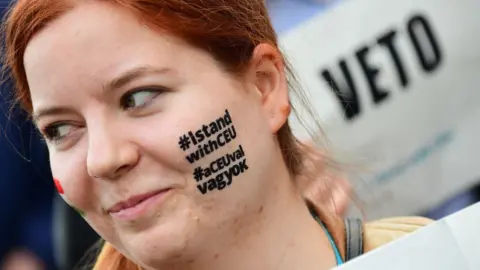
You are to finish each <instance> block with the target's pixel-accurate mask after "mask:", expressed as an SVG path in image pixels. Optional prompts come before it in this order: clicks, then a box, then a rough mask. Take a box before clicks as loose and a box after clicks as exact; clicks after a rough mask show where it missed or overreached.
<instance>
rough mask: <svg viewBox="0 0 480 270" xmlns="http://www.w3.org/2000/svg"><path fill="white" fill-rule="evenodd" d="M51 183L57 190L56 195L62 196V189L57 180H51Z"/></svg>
mask: <svg viewBox="0 0 480 270" xmlns="http://www.w3.org/2000/svg"><path fill="white" fill-rule="evenodd" d="M53 182H54V183H55V187H56V188H57V191H58V193H60V194H63V188H62V185H61V184H60V181H58V179H55V178H53Z"/></svg>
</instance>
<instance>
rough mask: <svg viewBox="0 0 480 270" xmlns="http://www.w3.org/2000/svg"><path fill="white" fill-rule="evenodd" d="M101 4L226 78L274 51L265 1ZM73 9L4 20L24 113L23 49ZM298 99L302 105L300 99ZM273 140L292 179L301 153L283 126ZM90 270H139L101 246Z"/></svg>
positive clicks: (26, 5)
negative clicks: (188, 50)
mask: <svg viewBox="0 0 480 270" xmlns="http://www.w3.org/2000/svg"><path fill="white" fill-rule="evenodd" d="M97 1H99V0H97ZM103 1H105V2H110V3H112V4H116V5H118V6H121V7H123V8H125V9H127V10H129V11H130V12H132V13H134V14H135V15H136V16H137V17H138V19H139V20H141V21H142V22H143V23H145V24H146V25H148V26H149V27H151V28H152V29H154V30H157V31H166V32H168V33H170V34H173V35H175V36H178V37H180V38H182V39H184V40H185V41H187V42H188V43H189V44H191V45H193V46H195V47H197V48H200V49H202V50H204V51H206V52H208V53H210V54H211V56H212V57H213V58H214V59H215V60H217V61H218V62H219V63H221V64H222V65H223V67H224V68H225V70H227V71H228V72H230V73H231V74H232V75H241V74H242V73H243V72H244V70H245V69H246V67H248V65H249V63H250V60H251V57H252V54H253V51H254V49H255V47H256V46H257V45H259V44H261V43H268V44H270V45H272V46H274V47H277V48H278V44H277V36H276V34H275V31H274V29H273V27H272V25H271V22H270V19H269V16H268V12H267V8H266V6H265V0H201V1H200V0H197V1H195V0H161V1H160V0H103ZM78 2H79V1H78ZM75 5H76V1H75V0H19V1H18V2H17V3H16V4H15V5H14V6H13V7H12V9H11V10H10V12H9V14H8V18H7V20H6V25H5V28H6V53H5V57H6V68H7V69H8V71H10V73H11V75H12V76H13V78H14V79H15V86H16V96H17V98H18V101H19V102H20V103H21V105H22V106H23V107H24V108H25V109H26V110H27V111H28V112H31V111H32V101H31V97H30V90H29V87H28V82H27V77H26V74H25V68H24V63H23V57H24V53H25V49H26V47H27V45H28V43H29V41H30V40H31V39H32V37H33V36H34V35H35V34H37V33H38V32H39V31H41V30H42V29H43V28H45V27H46V26H47V25H48V24H49V23H51V22H52V21H54V20H55V19H57V18H58V17H59V16H61V15H62V14H64V13H66V12H68V11H69V10H71V9H73V8H74V7H75ZM279 51H280V50H279ZM286 66H287V71H289V70H290V69H289V68H288V65H287V64H286ZM290 75H291V73H290ZM289 78H292V77H289ZM297 94H298V93H297ZM301 99H303V100H304V101H305V100H306V99H305V97H303V98H302V97H301ZM277 137H278V141H279V144H280V147H281V150H282V154H283V156H284V159H285V162H286V164H287V166H288V168H289V171H290V173H291V174H292V175H294V176H296V175H298V174H299V173H300V171H301V169H302V164H303V160H302V159H303V158H304V157H305V153H304V152H303V151H302V149H303V148H302V147H300V146H301V145H300V143H299V142H298V141H297V140H296V139H295V137H294V136H293V134H292V132H291V129H290V127H289V125H288V123H286V124H285V125H284V126H283V127H282V128H281V129H280V130H279V131H278V133H277ZM326 160H327V159H326V158H324V161H326ZM321 216H322V217H326V216H327V215H325V214H324V215H321ZM95 269H102V270H103V269H113V270H116V269H118V270H119V269H124V270H134V269H139V267H138V266H137V265H136V264H135V263H133V262H131V261H130V260H128V259H127V258H126V257H124V256H123V255H122V254H120V253H119V252H118V251H117V250H115V248H113V247H112V246H111V245H109V244H105V245H104V247H103V249H102V251H101V253H100V255H99V256H98V259H97V263H96V266H95Z"/></svg>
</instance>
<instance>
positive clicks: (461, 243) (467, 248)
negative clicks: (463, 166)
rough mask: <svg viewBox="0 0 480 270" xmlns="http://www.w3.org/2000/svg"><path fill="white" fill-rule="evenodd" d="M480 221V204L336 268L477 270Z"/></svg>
mask: <svg viewBox="0 0 480 270" xmlns="http://www.w3.org/2000/svg"><path fill="white" fill-rule="evenodd" d="M479 222H480V204H476V205H473V206H471V207H469V208H466V209H464V210H462V211H460V212H457V213H455V214H454V215H452V216H449V217H447V218H445V219H442V220H440V221H437V222H435V223H433V224H431V225H428V226H426V227H424V228H422V229H420V230H418V231H416V232H414V233H412V234H411V235H407V236H405V237H403V238H400V239H398V240H396V241H394V242H391V243H388V244H386V245H385V246H382V247H380V248H378V249H375V250H373V251H370V252H368V253H366V254H364V255H362V256H360V257H358V258H356V259H354V260H352V261H350V262H347V263H346V264H344V265H343V266H340V267H337V268H335V269H338V270H350V269H352V270H362V269H368V270H385V269H389V270H405V269H411V270H424V269H435V270H452V269H455V270H476V269H478V265H479V263H478V258H479V255H480V233H479V232H478V224H479Z"/></svg>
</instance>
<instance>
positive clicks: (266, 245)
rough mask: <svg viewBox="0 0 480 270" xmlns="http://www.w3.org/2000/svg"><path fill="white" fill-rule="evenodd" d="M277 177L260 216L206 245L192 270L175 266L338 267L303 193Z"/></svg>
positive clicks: (218, 269)
mask: <svg viewBox="0 0 480 270" xmlns="http://www.w3.org/2000/svg"><path fill="white" fill-rule="evenodd" d="M284 175H288V173H287V174H284ZM273 179H275V181H272V182H275V183H278V184H273V185H275V187H270V188H269V189H270V190H271V191H270V194H268V196H266V198H268V199H265V200H264V202H263V205H262V206H261V207H260V209H261V213H260V214H258V213H256V218H253V219H251V222H249V224H248V225H246V226H242V228H241V229H240V230H239V231H237V232H236V233H234V236H232V238H230V237H229V239H227V240H224V241H222V244H220V245H219V246H215V247H210V246H208V245H207V244H206V245H205V249H204V250H202V251H201V253H202V254H201V256H198V255H197V256H196V258H195V262H194V263H193V264H192V263H191V262H192V261H191V260H190V264H188V266H186V265H183V266H181V267H180V266H179V265H178V264H176V267H174V268H175V269H179V270H180V269H181V270H187V269H188V270H225V269H229V270H250V269H262V270H291V269H302V270H323V269H331V268H333V267H335V266H336V259H335V255H334V253H333V250H332V247H331V245H330V243H329V241H328V238H327V236H326V234H325V232H324V230H323V229H322V227H321V225H320V224H318V222H317V221H316V220H315V219H314V218H313V217H312V215H311V214H310V212H309V211H308V208H307V206H306V203H305V202H304V201H303V199H302V198H301V197H300V196H299V195H298V193H297V191H296V188H295V187H294V186H293V183H294V182H293V181H292V179H281V180H282V181H279V180H280V179H279V178H273ZM285 183H289V184H287V185H286V184H285ZM207 246H208V248H207ZM177 267H178V268H177ZM170 269H173V268H170Z"/></svg>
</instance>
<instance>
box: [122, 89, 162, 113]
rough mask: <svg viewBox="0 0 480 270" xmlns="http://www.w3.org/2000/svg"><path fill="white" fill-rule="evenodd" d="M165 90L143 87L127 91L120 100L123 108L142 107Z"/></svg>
mask: <svg viewBox="0 0 480 270" xmlns="http://www.w3.org/2000/svg"><path fill="white" fill-rule="evenodd" d="M161 92H163V90H161V89H142V90H134V91H131V92H128V93H126V94H125V95H124V96H123V97H122V99H121V100H120V105H121V106H122V108H123V109H127V110H128V109H140V108H143V107H145V106H147V105H148V104H150V102H152V101H153V100H154V99H155V98H156V97H157V96H158V95H159V94H160V93H161Z"/></svg>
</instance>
